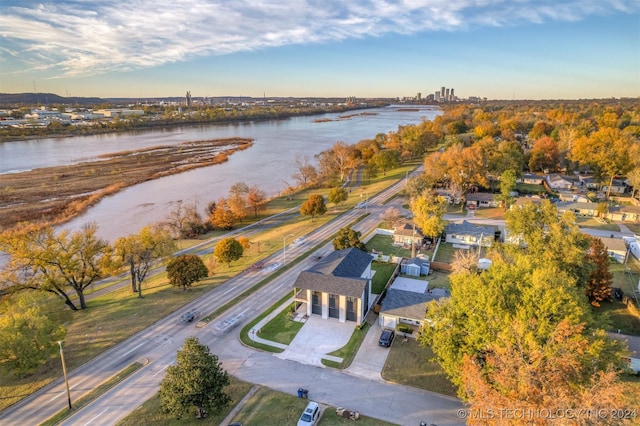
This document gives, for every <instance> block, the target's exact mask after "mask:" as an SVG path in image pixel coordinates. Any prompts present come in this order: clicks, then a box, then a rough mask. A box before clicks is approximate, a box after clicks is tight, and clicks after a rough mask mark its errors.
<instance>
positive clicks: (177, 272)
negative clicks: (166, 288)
mask: <svg viewBox="0 0 640 426" xmlns="http://www.w3.org/2000/svg"><path fill="white" fill-rule="evenodd" d="M208 275H209V271H208V270H207V267H206V266H205V264H204V262H203V261H202V259H201V258H200V257H199V256H196V255H195V254H182V255H180V256H177V257H174V258H173V259H171V261H169V263H168V264H167V277H168V278H169V282H170V283H171V285H172V286H174V287H182V290H186V289H187V287H191V284H193V283H195V282H198V281H200V280H201V279H204V278H206V277H207V276H208Z"/></svg>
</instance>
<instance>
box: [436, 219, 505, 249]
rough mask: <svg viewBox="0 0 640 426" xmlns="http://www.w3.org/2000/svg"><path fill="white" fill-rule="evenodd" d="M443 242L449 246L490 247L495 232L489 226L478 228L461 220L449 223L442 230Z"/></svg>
mask: <svg viewBox="0 0 640 426" xmlns="http://www.w3.org/2000/svg"><path fill="white" fill-rule="evenodd" d="M444 232H445V234H446V239H445V241H446V242H447V243H451V244H462V245H467V246H478V245H480V246H482V247H490V246H491V244H492V243H493V240H494V238H495V230H494V229H493V228H492V227H490V226H479V225H474V224H473V223H469V222H467V221H466V220H463V221H462V223H450V224H449V225H447V227H446V228H445V230H444Z"/></svg>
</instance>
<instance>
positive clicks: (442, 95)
mask: <svg viewBox="0 0 640 426" xmlns="http://www.w3.org/2000/svg"><path fill="white" fill-rule="evenodd" d="M444 90H445V88H444V86H442V87H441V88H440V97H441V98H444Z"/></svg>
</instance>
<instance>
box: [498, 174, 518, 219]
mask: <svg viewBox="0 0 640 426" xmlns="http://www.w3.org/2000/svg"><path fill="white" fill-rule="evenodd" d="M515 189H516V173H515V172H514V171H513V170H506V171H505V172H503V173H502V174H501V175H500V195H498V196H496V197H495V198H496V199H497V200H499V201H501V202H502V206H503V207H504V209H505V210H508V209H509V206H510V205H511V203H513V200H514V197H513V195H512V193H513V191H515Z"/></svg>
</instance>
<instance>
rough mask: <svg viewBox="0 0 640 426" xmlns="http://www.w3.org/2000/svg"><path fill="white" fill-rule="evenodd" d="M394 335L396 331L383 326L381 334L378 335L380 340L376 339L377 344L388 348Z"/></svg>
mask: <svg viewBox="0 0 640 426" xmlns="http://www.w3.org/2000/svg"><path fill="white" fill-rule="evenodd" d="M394 337H396V332H395V331H394V330H391V329H389V328H385V329H384V330H382V334H381V335H380V340H378V344H379V345H380V346H384V347H385V348H388V347H389V346H391V344H392V343H393V338H394Z"/></svg>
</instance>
